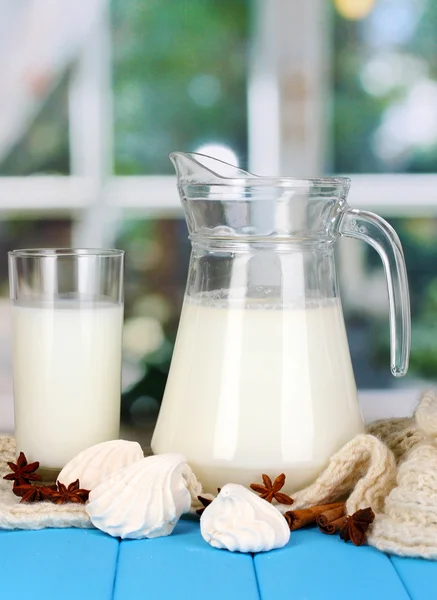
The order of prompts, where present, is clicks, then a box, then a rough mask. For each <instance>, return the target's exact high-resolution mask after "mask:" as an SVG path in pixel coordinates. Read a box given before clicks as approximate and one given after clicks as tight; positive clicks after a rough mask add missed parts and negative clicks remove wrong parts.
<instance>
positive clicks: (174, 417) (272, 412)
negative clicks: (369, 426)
mask: <svg viewBox="0 0 437 600" xmlns="http://www.w3.org/2000/svg"><path fill="white" fill-rule="evenodd" d="M217 295H218V294H217V292H214V293H213V294H211V293H209V294H208V293H206V294H205V293H204V294H202V295H201V296H198V297H194V298H193V297H189V296H186V298H185V302H184V306H183V309H182V315H181V320H180V325H179V331H178V337H177V342H176V346H175V350H174V355H173V359H172V364H171V369H170V374H169V379H168V382H167V387H166V391H165V396H164V402H163V406H162V408H161V412H160V415H159V418H158V423H157V426H156V429H155V433H154V437H153V440H152V448H153V451H154V452H155V453H160V452H172V451H177V452H181V453H183V454H184V455H185V456H186V458H187V460H188V463H189V464H190V466H191V467H192V469H193V470H194V472H195V474H196V476H197V477H198V479H199V480H200V481H201V482H202V484H203V486H204V489H206V490H207V491H208V492H215V491H216V488H217V487H220V486H222V485H224V484H226V483H229V482H238V483H241V484H243V485H246V486H249V485H250V483H253V482H257V481H260V477H261V473H267V474H270V476H272V477H276V476H277V475H279V473H280V472H284V473H285V475H286V477H287V481H286V490H287V491H288V492H292V491H295V490H298V489H301V488H302V487H304V486H306V485H308V484H310V483H311V482H312V481H314V479H315V478H316V477H317V475H318V474H319V473H320V472H321V471H322V470H323V469H324V467H326V464H327V461H328V459H329V457H330V456H331V455H332V454H334V453H335V452H336V451H337V450H338V449H339V448H340V447H341V446H342V445H343V444H344V443H346V442H347V441H349V440H350V439H351V438H352V437H354V436H355V435H356V434H357V433H360V432H362V431H363V423H362V418H361V414H360V410H359V407H358V402H357V393H356V387H355V381H354V376H353V371H352V365H351V359H350V354H349V348H348V344H347V337H346V331H345V325H344V319H343V313H342V308H341V303H340V300H339V299H337V298H332V299H323V300H322V299H321V300H309V299H307V300H306V304H305V306H287V305H285V306H284V305H280V304H277V305H275V303H274V302H272V301H271V300H259V299H253V300H251V299H248V298H246V299H245V300H238V301H237V300H236V301H232V300H223V299H220V298H218V299H217ZM339 422H341V424H342V426H341V427H338V423H339ZM163 424H165V436H164V428H163Z"/></svg>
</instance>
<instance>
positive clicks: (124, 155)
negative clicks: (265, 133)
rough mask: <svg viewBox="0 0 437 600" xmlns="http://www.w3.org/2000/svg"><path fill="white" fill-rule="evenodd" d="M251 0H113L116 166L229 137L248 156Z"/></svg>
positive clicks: (165, 166)
mask: <svg viewBox="0 0 437 600" xmlns="http://www.w3.org/2000/svg"><path fill="white" fill-rule="evenodd" d="M249 4H250V3H249V0H223V1H217V0H180V1H175V0H147V2H146V1H144V0H112V16H113V56H114V72H113V80H114V93H115V97H114V111H115V170H116V173H118V174H123V175H127V174H152V175H156V174H165V173H172V172H173V168H172V165H171V163H170V161H169V160H168V154H169V153H170V152H171V151H173V150H185V151H193V150H195V149H196V148H197V147H198V146H200V145H202V144H204V143H209V142H215V143H223V144H225V145H227V146H229V147H230V148H232V149H233V150H234V152H236V153H237V155H238V156H239V157H241V158H242V163H244V162H245V159H246V158H247V114H246V113H247V109H246V83H247V81H246V80H247V63H248V60H247V59H248V56H247V55H248V36H249V31H248V29H249Z"/></svg>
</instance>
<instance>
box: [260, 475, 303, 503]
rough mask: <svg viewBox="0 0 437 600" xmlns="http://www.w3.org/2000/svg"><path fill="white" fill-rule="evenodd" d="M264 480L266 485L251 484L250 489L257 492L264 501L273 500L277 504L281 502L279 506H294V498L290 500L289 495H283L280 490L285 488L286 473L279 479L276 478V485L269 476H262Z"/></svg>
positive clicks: (279, 476)
mask: <svg viewBox="0 0 437 600" xmlns="http://www.w3.org/2000/svg"><path fill="white" fill-rule="evenodd" d="M262 479H263V482H264V485H258V484H257V483H251V484H250V487H251V489H252V490H253V491H254V492H257V493H258V494H259V495H260V496H261V498H263V499H264V500H267V502H271V501H272V500H273V499H275V500H276V502H279V504H288V505H290V504H293V502H294V500H293V498H290V496H287V494H283V493H282V492H280V491H279V490H280V489H281V488H283V487H284V483H285V475H284V473H281V474H280V475H278V477H276V479H275V481H274V483H272V480H271V479H270V477H269V476H268V475H264V474H263V475H262Z"/></svg>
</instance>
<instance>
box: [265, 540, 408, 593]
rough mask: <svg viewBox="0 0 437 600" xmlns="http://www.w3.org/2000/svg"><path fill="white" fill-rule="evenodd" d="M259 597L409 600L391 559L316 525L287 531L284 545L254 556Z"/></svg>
mask: <svg viewBox="0 0 437 600" xmlns="http://www.w3.org/2000/svg"><path fill="white" fill-rule="evenodd" d="M254 564H255V570H256V574H257V579H258V585H259V590H260V594H261V598H262V599H263V600H273V599H274V598H278V597H279V596H280V597H281V598H282V599H283V600H286V599H288V598H290V599H291V598H292V599H293V600H326V599H327V598H333V599H334V598H335V600H351V598H353V600H369V599H371V600H387V598H396V600H409V596H408V594H407V592H406V590H405V588H404V586H403V584H402V582H401V581H400V579H399V577H398V575H397V573H396V571H395V569H394V567H393V565H392V563H391V562H390V559H389V558H388V557H387V556H386V555H385V554H383V553H382V552H379V551H378V550H375V549H374V548H370V547H367V546H363V547H360V548H356V547H355V546H353V545H352V544H350V543H348V544H346V543H345V542H343V541H342V540H340V538H339V537H338V536H328V535H323V534H322V533H320V532H319V531H318V530H316V529H309V530H301V531H296V532H294V533H292V534H291V538H290V542H289V543H288V544H287V546H286V547H285V548H281V549H280V550H274V551H272V552H266V553H260V554H257V555H256V556H255V558H254Z"/></svg>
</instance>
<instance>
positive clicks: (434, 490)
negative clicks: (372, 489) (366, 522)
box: [369, 392, 437, 559]
mask: <svg viewBox="0 0 437 600" xmlns="http://www.w3.org/2000/svg"><path fill="white" fill-rule="evenodd" d="M415 421H416V426H417V428H418V429H419V431H420V432H421V434H422V436H423V439H422V441H421V442H419V443H417V444H415V445H414V446H413V447H412V448H411V450H410V451H409V452H408V453H407V454H406V456H405V457H404V459H403V460H402V461H401V463H400V466H399V469H398V474H397V486H396V487H394V488H393V489H392V491H391V492H390V494H389V495H388V497H387V499H386V502H385V507H384V510H383V511H382V513H380V514H377V515H376V519H375V523H374V525H373V528H372V530H371V533H370V535H369V544H371V545H372V546H375V547H376V548H378V549H379V550H383V551H385V552H390V553H394V554H399V555H401V556H420V557H422V558H432V559H437V396H436V394H434V393H432V392H428V393H427V394H425V395H424V397H423V399H422V401H421V403H420V405H419V407H418V409H417V411H416V415H415Z"/></svg>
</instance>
